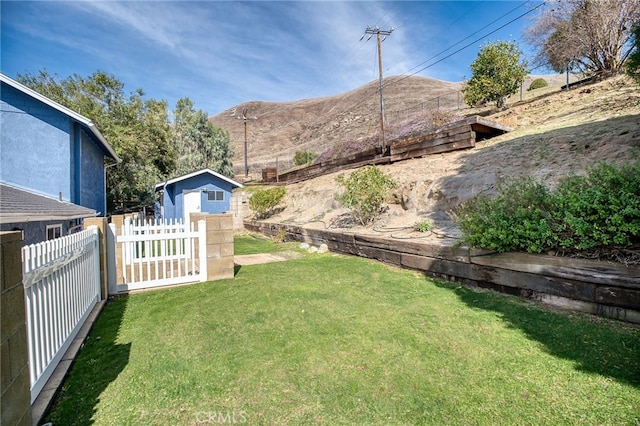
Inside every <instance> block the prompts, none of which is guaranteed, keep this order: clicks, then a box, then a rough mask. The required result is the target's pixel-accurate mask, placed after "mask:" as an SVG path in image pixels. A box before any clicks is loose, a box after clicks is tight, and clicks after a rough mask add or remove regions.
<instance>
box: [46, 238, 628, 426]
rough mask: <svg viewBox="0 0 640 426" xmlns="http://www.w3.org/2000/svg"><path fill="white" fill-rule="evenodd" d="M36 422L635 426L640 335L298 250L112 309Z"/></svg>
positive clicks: (119, 302) (243, 241)
mask: <svg viewBox="0 0 640 426" xmlns="http://www.w3.org/2000/svg"><path fill="white" fill-rule="evenodd" d="M251 238H253V237H241V238H239V239H238V241H237V247H238V246H239V247H242V246H243V245H244V247H243V248H242V249H241V250H238V251H239V252H245V253H248V252H250V251H251V250H253V248H252V247H255V244H263V243H264V244H267V243H265V241H264V240H259V239H256V240H255V241H252V240H251ZM268 244H270V246H269V247H270V249H273V247H272V246H271V244H272V243H268ZM287 249H290V247H288V248H287ZM274 250H275V249H274ZM271 251H273V250H271ZM47 421H52V422H53V423H54V425H72V424H78V425H86V424H90V423H93V424H99V425H168V424H175V425H177V424H180V425H182V424H185V425H196V424H220V423H227V424H229V423H232V422H234V421H235V423H236V424H239V423H244V424H251V425H253V424H277V425H286V424H291V425H300V424H327V425H334V424H353V425H397V424H408V425H414V424H428V425H458V424H460V425H484V424H486V425H515V424H518V425H525V424H526V425H537V424H549V425H556V424H558V425H560V424H562V425H625V424H626V425H636V426H637V425H638V424H640V330H639V329H638V328H637V327H631V326H628V325H624V324H621V323H615V322H612V321H606V320H602V319H597V318H593V317H589V316H585V315H578V314H567V313H556V312H552V311H549V310H545V309H541V308H539V307H537V306H535V305H533V304H531V303H527V302H524V301H522V300H520V299H517V298H515V297H509V296H504V295H499V294H495V293H491V292H476V291H472V290H470V289H467V288H464V287H459V286H456V285H453V284H448V283H443V282H439V281H434V280H431V279H426V278H425V277H424V276H422V275H420V274H417V273H414V272H412V271H407V270H399V269H396V268H391V267H388V266H385V265H382V264H379V263H376V262H372V261H369V260H366V259H361V258H355V257H346V256H337V255H333V254H323V255H318V254H314V255H306V256H304V257H302V258H300V259H296V260H291V261H287V262H278V263H271V264H265V265H255V266H243V267H242V268H240V269H239V270H238V273H237V276H236V277H235V279H232V280H221V281H216V282H210V283H202V284H194V285H190V286H185V287H177V288H172V289H167V290H159V291H152V292H146V293H139V294H133V295H130V296H128V297H119V298H116V299H114V300H112V301H110V303H108V304H107V306H106V307H105V309H104V312H103V313H102V315H101V316H100V318H99V319H98V321H97V322H96V324H95V327H94V329H93V330H92V332H91V334H90V336H89V338H88V340H87V342H86V344H85V346H84V348H83V350H82V351H81V353H80V354H79V357H78V359H77V360H76V362H75V364H74V366H73V368H72V371H71V373H70V376H69V378H68V380H67V381H66V383H65V385H64V388H63V390H62V392H61V395H60V397H59V400H58V401H57V403H56V404H55V406H54V408H53V410H52V411H51V413H50V414H49V416H48V418H47Z"/></svg>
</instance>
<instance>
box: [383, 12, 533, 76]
mask: <svg viewBox="0 0 640 426" xmlns="http://www.w3.org/2000/svg"><path fill="white" fill-rule="evenodd" d="M544 4H545V3H544V2H542V3H540V4H539V5H537V6H536V7H534V8H533V9H530V10H528V11H526V12H524V13H523V14H521V15H518V16H517V17H515V18H513V19H512V20H510V21H509V22H507V23H506V24H503V25H501V26H499V27H498V28H496V29H495V30H493V31H491V32H489V33H487V34H485V35H483V36H481V37H479V38H477V39H475V40H473V41H472V42H470V43H468V44H465V45H464V46H462V47H461V48H460V49H458V50H456V51H454V52H452V53H450V54H448V55H447V56H445V57H444V58H441V59H438V60H437V61H436V62H433V63H431V64H429V65H427V66H425V67H422V68H420V69H419V70H418V71H416V72H414V73H411V74H409V75H407V76H405V77H402V78H400V79H398V80H395V81H393V82H390V84H389V85H391V84H398V83H399V82H401V81H403V80H405V79H407V78H409V77H411V76H414V75H416V74H417V73H419V72H421V71H424V70H426V69H427V68H431V67H432V66H434V65H436V64H439V63H440V62H442V61H444V60H445V59H448V58H450V57H452V56H453V55H455V54H457V53H460V52H461V51H463V50H464V49H466V48H467V47H469V46H471V45H473V44H475V43H477V42H479V41H480V40H482V39H484V38H486V37H488V36H490V35H491V34H493V33H496V32H498V31H499V30H501V29H503V28H504V27H506V26H507V25H509V24H511V23H513V22H515V21H517V20H518V19H520V18H522V17H524V16H526V15H528V14H530V13H531V12H533V11H535V10H537V9H538V8H540V7H542V6H543V5H544ZM509 13H511V12H509ZM503 16H504V15H503ZM476 33H477V31H476ZM474 34H475V33H474ZM467 38H469V37H467ZM447 50H449V49H447ZM445 51H446V50H445ZM436 56H437V55H436ZM428 61H429V60H427V61H425V62H428ZM425 62H422V63H423V64H424V63H425ZM414 68H415V67H414Z"/></svg>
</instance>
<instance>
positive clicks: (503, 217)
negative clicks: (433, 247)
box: [456, 162, 640, 253]
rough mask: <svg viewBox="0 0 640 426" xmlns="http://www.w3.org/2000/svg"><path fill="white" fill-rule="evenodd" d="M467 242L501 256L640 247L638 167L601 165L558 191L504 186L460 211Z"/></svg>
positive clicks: (524, 184) (523, 184)
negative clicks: (639, 245) (551, 251)
mask: <svg viewBox="0 0 640 426" xmlns="http://www.w3.org/2000/svg"><path fill="white" fill-rule="evenodd" d="M456 221H457V223H458V225H459V226H460V229H461V230H462V233H463V242H465V243H467V244H469V245H470V246H473V247H480V248H486V249H491V250H496V251H499V252H505V251H528V252H532V253H540V252H543V251H546V250H568V251H583V250H590V249H594V248H599V247H605V246H613V245H617V246H632V245H634V244H637V243H640V162H636V163H635V164H630V165H624V166H621V167H616V166H613V165H610V164H604V163H602V164H599V165H597V166H595V167H593V168H591V169H589V170H588V174H587V176H575V175H574V176H569V177H567V178H564V179H562V180H561V181H560V183H559V184H558V187H557V188H556V190H555V191H550V190H548V189H547V188H545V187H544V186H543V185H542V184H541V183H540V182H537V181H535V180H534V179H533V178H530V177H528V178H524V179H520V180H516V181H513V182H510V183H507V184H500V185H499V187H498V195H497V196H496V197H495V198H493V199H490V198H488V197H485V196H480V197H476V198H475V199H473V200H471V201H470V202H468V203H466V204H464V205H462V206H461V207H460V208H459V209H458V211H457V217H456Z"/></svg>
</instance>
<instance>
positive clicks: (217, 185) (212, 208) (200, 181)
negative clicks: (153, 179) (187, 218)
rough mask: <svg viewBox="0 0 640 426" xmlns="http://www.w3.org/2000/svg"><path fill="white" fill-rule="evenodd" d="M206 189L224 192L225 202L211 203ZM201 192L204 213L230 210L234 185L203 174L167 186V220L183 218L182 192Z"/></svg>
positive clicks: (201, 204) (165, 193) (165, 199)
mask: <svg viewBox="0 0 640 426" xmlns="http://www.w3.org/2000/svg"><path fill="white" fill-rule="evenodd" d="M204 189H207V190H211V191H215V190H218V191H224V200H223V201H209V200H208V195H207V193H206V192H203V190H204ZM192 190H200V209H201V211H202V213H224V212H228V211H229V210H230V206H231V201H230V200H231V191H232V190H233V185H232V184H231V183H229V182H227V181H225V180H222V179H219V178H217V177H215V176H212V175H210V174H209V173H202V174H199V175H196V176H193V177H191V178H188V179H184V180H181V181H178V182H175V183H173V184H171V185H167V187H166V188H165V192H164V199H163V201H164V217H165V219H173V218H182V192H183V191H192Z"/></svg>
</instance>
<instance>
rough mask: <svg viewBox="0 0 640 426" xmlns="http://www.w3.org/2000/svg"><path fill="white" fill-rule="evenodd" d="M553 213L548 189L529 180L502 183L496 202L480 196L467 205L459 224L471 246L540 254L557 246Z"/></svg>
mask: <svg viewBox="0 0 640 426" xmlns="http://www.w3.org/2000/svg"><path fill="white" fill-rule="evenodd" d="M552 211H553V202H552V199H551V197H550V193H549V191H548V190H547V188H545V187H544V185H542V184H541V183H539V182H537V181H536V180H535V179H533V178H530V177H528V178H524V179H520V180H515V181H512V182H500V183H499V184H498V195H497V196H496V197H495V198H493V199H491V198H489V197H487V196H479V197H476V198H474V199H473V200H471V201H469V202H467V203H465V204H464V205H462V206H461V207H460V209H459V210H458V212H457V222H458V225H459V226H460V229H461V230H462V233H463V241H464V242H465V243H466V244H469V245H470V246H472V247H480V248H486V249H490V250H495V251H499V252H505V251H527V252H533V253H539V252H542V251H544V250H545V249H548V248H549V247H551V246H553V245H554V243H553V232H552V223H551V222H552V220H551V217H552Z"/></svg>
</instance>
